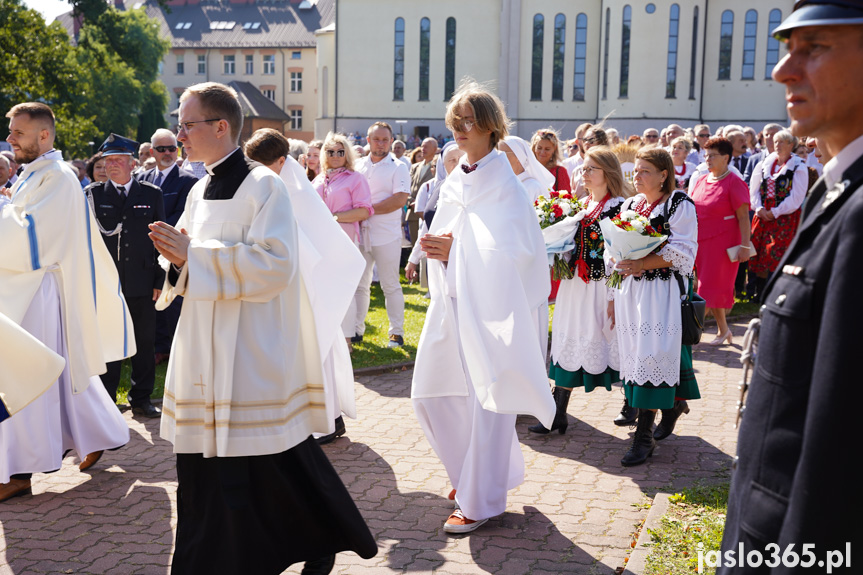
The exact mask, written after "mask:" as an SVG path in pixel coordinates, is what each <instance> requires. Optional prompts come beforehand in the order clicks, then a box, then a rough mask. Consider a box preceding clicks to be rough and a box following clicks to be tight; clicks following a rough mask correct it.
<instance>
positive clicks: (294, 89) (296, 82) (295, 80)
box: [291, 72, 303, 94]
mask: <svg viewBox="0 0 863 575" xmlns="http://www.w3.org/2000/svg"><path fill="white" fill-rule="evenodd" d="M302 91H303V73H302V72H291V93H292V94H300V93H302Z"/></svg>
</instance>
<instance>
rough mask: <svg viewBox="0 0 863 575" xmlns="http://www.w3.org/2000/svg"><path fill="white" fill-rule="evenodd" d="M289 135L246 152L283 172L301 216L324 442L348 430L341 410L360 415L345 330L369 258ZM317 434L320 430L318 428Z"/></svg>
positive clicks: (262, 136) (267, 133)
mask: <svg viewBox="0 0 863 575" xmlns="http://www.w3.org/2000/svg"><path fill="white" fill-rule="evenodd" d="M289 146H290V145H289V143H288V139H287V138H285V136H283V135H282V134H281V132H278V131H276V130H273V129H272V128H261V129H260V130H258V131H256V132H255V133H254V134H252V137H251V138H249V140H248V141H247V142H246V144H245V146H244V149H245V152H246V156H248V157H249V158H250V159H252V160H255V161H257V162H260V163H262V164H263V165H265V166H266V167H268V168H270V169H271V170H272V171H274V172H275V173H277V174H279V176H280V177H281V178H282V181H283V182H284V183H285V185H286V186H287V188H288V193H289V195H290V197H291V207H292V209H293V210H294V214H295V216H296V218H295V220H296V222H295V223H296V226H297V239H298V250H299V274H300V277H301V278H302V280H303V285H304V286H305V290H306V293H307V294H308V297H309V304H310V305H311V309H312V315H313V316H314V330H315V337H316V339H317V346H318V352H319V354H320V361H321V365H322V366H323V369H322V375H323V382H324V396H325V398H326V404H327V424H328V425H329V429H328V432H327V433H326V434H322V435H320V437H317V440H318V444H320V445H323V444H325V443H329V442H330V441H332V440H334V439H335V438H336V437H338V436H341V435H343V434H344V433H345V424H344V420H343V418H342V413H344V414H345V415H347V416H348V417H350V418H351V419H356V417H357V413H356V400H355V397H354V370H353V366H352V364H351V356H350V353H349V352H348V346H347V344H346V343H345V336H344V332H343V331H342V325H341V324H342V320H343V319H344V317H345V314H346V313H347V311H348V307H349V306H350V304H351V301H352V300H353V298H354V294H355V293H356V284H358V283H359V281H360V277H361V276H362V274H363V270H365V267H366V262H365V259H363V256H362V254H360V251H359V250H358V249H357V247H356V245H354V243H353V242H352V241H351V239H350V238H349V237H348V236H347V234H345V233H339V232H341V231H342V230H341V227H340V226H339V224H338V223H337V222H336V221H335V220H334V219H333V215H332V214H331V213H330V210H329V209H327V205H326V204H325V203H324V202H323V201H322V200H321V196H319V195H318V193H317V192H316V191H315V188H313V187H312V184H311V183H310V182H309V179H308V177H307V176H306V172H305V170H304V169H303V168H302V167H300V165H299V164H298V163H297V161H296V160H294V158H292V157H291V156H290V155H289V151H290V147H289ZM316 435H317V434H316Z"/></svg>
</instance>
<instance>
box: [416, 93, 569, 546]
mask: <svg viewBox="0 0 863 575" xmlns="http://www.w3.org/2000/svg"><path fill="white" fill-rule="evenodd" d="M446 121H447V126H448V127H449V128H450V129H451V130H452V132H453V136H454V138H455V141H456V143H457V145H458V146H459V148H460V149H462V150H463V151H464V152H465V154H466V156H465V158H463V159H462V163H461V165H460V166H459V167H457V168H456V169H455V170H454V171H453V173H452V174H451V175H450V176H449V177H448V178H447V180H446V181H445V182H444V184H443V186H442V188H441V192H440V200H439V202H438V206H437V212H436V214H435V218H434V221H433V222H432V226H431V229H430V230H429V233H428V234H427V235H426V236H425V237H424V238H423V240H422V247H423V251H425V252H426V254H427V256H428V258H429V288H430V292H431V294H432V301H431V305H430V306H429V309H428V313H427V314H426V320H425V325H424V326H423V332H422V336H421V337H420V343H419V347H418V349H417V359H416V366H415V368H414V377H413V386H412V390H411V398H412V399H413V403H414V410H415V411H416V414H417V417H418V418H419V421H420V425H421V426H422V428H423V431H424V432H425V434H426V438H427V439H428V441H429V443H431V445H432V447H433V448H434V450H435V452H436V453H437V455H438V457H440V459H441V461H442V463H443V464H444V467H445V468H446V471H447V474H448V476H449V478H450V481H451V482H452V485H453V487H454V490H453V493H452V494H451V496H452V497H451V498H454V499H455V502H456V507H457V509H456V511H455V512H454V513H452V514H451V515H450V516H449V518H448V519H447V520H446V523H444V530H445V531H446V532H448V533H467V532H470V531H473V530H475V529H476V528H478V527H479V526H481V525H483V524H484V523H485V522H486V521H488V519H489V518H491V517H494V516H497V515H500V514H501V513H503V512H504V511H505V510H506V496H507V491H508V490H510V489H512V488H514V487H516V486H517V485H519V484H520V483H521V482H522V481H523V480H524V458H523V456H522V453H521V449H520V447H519V444H518V440H517V437H516V433H515V420H516V415H517V414H519V413H527V414H531V415H534V416H535V417H537V418H538V419H539V420H540V421H542V422H545V423H550V422H551V421H552V419H553V418H554V411H555V406H554V402H553V401H552V398H551V395H549V393H548V378H547V376H546V374H545V362H544V361H543V356H544V354H543V350H542V349H541V347H540V341H539V337H538V333H537V330H536V325H535V323H536V321H535V311H536V309H537V308H538V307H539V306H540V304H541V303H542V302H543V301H544V300H545V299H547V298H548V293H549V291H550V283H549V274H548V264H547V258H546V256H545V244H544V242H543V239H542V233H541V232H540V229H539V226H538V225H537V221H536V214H535V213H534V210H533V208H532V207H531V205H530V203H529V202H528V201H526V199H525V195H526V191H525V190H524V187H523V186H522V184H521V183H520V182H519V180H518V178H517V177H516V176H515V175H514V174H513V171H512V169H511V167H510V165H509V162H508V161H507V160H506V157H505V155H504V154H502V153H501V152H498V151H497V150H496V149H495V146H496V144H497V143H498V141H500V140H501V139H502V138H503V137H505V136H506V135H507V131H508V120H507V118H506V114H505V112H504V110H503V104H501V102H500V100H499V99H498V98H497V97H496V96H494V95H493V94H491V93H489V92H487V91H485V90H483V89H482V88H481V87H480V86H478V85H477V84H475V83H467V84H464V85H463V86H462V87H461V88H460V89H459V91H458V92H457V93H456V94H455V95H454V96H453V98H452V100H451V101H450V104H449V107H448V109H447V116H446Z"/></svg>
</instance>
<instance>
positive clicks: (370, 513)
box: [0, 322, 745, 575]
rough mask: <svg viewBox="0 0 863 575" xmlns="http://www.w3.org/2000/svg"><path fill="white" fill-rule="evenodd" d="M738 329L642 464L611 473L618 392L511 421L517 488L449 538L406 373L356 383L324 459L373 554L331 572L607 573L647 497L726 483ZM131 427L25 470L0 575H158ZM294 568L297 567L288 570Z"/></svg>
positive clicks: (710, 356)
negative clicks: (546, 430) (44, 466)
mask: <svg viewBox="0 0 863 575" xmlns="http://www.w3.org/2000/svg"><path fill="white" fill-rule="evenodd" d="M744 329H745V324H744V323H743V322H739V323H737V324H734V325H733V331H734V335H735V338H736V339H735V345H734V346H733V347H729V346H724V347H721V348H718V349H716V348H712V347H710V346H707V345H700V346H697V347H696V348H695V370H696V373H697V377H698V382H699V386H700V388H701V393H702V399H701V400H700V401H694V402H691V408H692V411H691V413H690V414H689V415H686V416H683V417H682V418H681V419H680V421H679V423H678V426H677V430H676V432H675V434H674V435H672V436H671V437H669V438H668V439H666V440H664V441H662V442H661V443H660V445H659V447H657V449H656V451H655V453H654V455H653V457H652V458H651V459H650V460H649V462H648V463H647V464H646V465H642V466H640V467H635V468H629V469H627V468H624V467H621V465H620V463H619V461H620V458H621V456H622V455H623V453H624V452H625V451H626V449H627V448H628V445H629V441H630V438H631V434H632V430H630V429H629V428H626V427H624V428H618V427H615V426H614V425H613V424H612V423H611V420H612V419H613V418H614V416H615V415H616V414H617V412H618V410H619V409H620V406H621V404H622V394H621V392H620V390H619V389H618V388H615V389H614V390H613V391H612V392H611V393H609V392H606V391H605V390H602V389H599V390H595V391H593V392H592V393H590V394H585V393H584V392H583V391H581V390H575V391H574V392H573V395H572V400H571V402H570V405H569V410H568V411H569V421H570V424H569V429H568V430H567V432H566V434H565V435H559V434H557V433H554V434H551V435H546V436H537V435H534V434H530V433H529V432H528V431H527V426H528V425H530V424H532V423H534V421H533V419H532V418H530V417H519V418H518V423H517V429H518V436H519V439H520V441H521V444H522V452H523V453H524V458H525V463H526V480H525V482H524V484H522V485H521V486H520V487H518V488H516V489H514V490H513V491H511V492H510V495H509V499H508V505H507V511H506V513H504V514H503V515H502V516H500V517H497V518H494V519H492V520H491V521H489V522H488V523H487V524H486V525H485V526H483V527H482V528H481V529H480V530H478V531H477V532H475V533H473V534H470V535H464V536H458V537H452V536H447V535H446V534H445V533H444V532H443V527H442V526H443V522H444V521H445V520H446V518H447V516H448V515H449V513H450V512H451V511H452V504H451V503H450V502H449V501H448V500H447V499H446V496H447V494H448V493H449V491H450V484H449V481H448V479H447V476H446V473H445V471H444V469H443V467H442V466H441V464H440V462H439V461H438V459H437V457H436V456H435V454H434V452H433V451H432V449H431V447H430V446H429V444H428V442H426V440H425V438H424V436H423V433H422V431H421V430H420V427H419V424H418V423H417V420H416V418H415V417H414V414H413V410H412V407H411V403H410V399H409V396H410V379H411V374H412V372H411V371H410V370H407V371H403V372H400V373H392V374H384V375H377V376H369V377H362V378H360V379H359V381H358V383H357V385H356V392H357V406H358V411H359V415H360V419H358V420H356V421H354V420H347V428H348V433H347V435H346V436H345V437H343V438H340V439H338V440H337V441H335V442H333V443H332V444H330V445H328V446H326V447H325V450H326V452H327V455H328V456H329V457H330V459H331V460H332V462H333V464H334V466H335V467H336V469H337V470H338V471H339V473H340V475H341V477H342V480H343V481H344V482H345V484H346V485H347V486H348V488H349V490H350V491H351V494H352V495H353V497H354V499H355V500H356V502H357V506H358V507H359V509H360V511H361V512H362V513H363V515H364V516H365V518H366V520H367V522H368V524H369V527H370V528H371V530H372V532H373V533H374V534H375V537H376V539H377V541H378V545H379V553H378V555H377V557H375V558H374V559H372V560H369V561H363V560H361V559H360V558H359V557H358V556H356V555H354V554H353V553H350V554H348V553H342V554H340V555H339V556H338V559H337V562H336V568H335V570H334V571H333V573H338V574H342V575H344V574H351V575H364V574H378V573H381V574H384V573H432V572H433V573H440V574H457V575H465V574H474V573H476V574H481V573H494V574H502V575H525V574H531V575H541V574H543V575H544V574H550V573H578V574H580V573H586V574H610V573H613V572H614V570H615V569H616V568H617V567H619V566H621V565H622V564H623V562H624V559H625V557H626V555H627V553H628V551H629V548H630V542H631V536H632V534H633V532H634V530H635V528H636V526H637V524H638V523H640V522H641V521H642V520H643V519H644V518H645V517H646V515H647V509H646V508H645V507H644V504H645V503H647V502H649V501H650V499H649V497H652V495H653V494H654V493H656V492H657V491H674V490H679V489H680V488H681V487H684V486H687V485H690V484H691V483H692V482H694V481H696V480H703V481H718V480H722V479H727V478H728V476H729V473H730V471H729V470H730V464H731V457H732V456H733V454H734V451H735V447H736V439H737V433H736V431H735V430H734V429H733V424H734V418H735V405H736V402H737V398H738V390H737V382H738V381H739V379H740V377H741V370H740V365H739V361H738V359H739V353H740V346H739V342H741V341H742V335H743V331H744ZM712 337H713V336H712V334H711V335H710V336H707V335H705V339H706V340H709V339H712ZM126 419H127V421H128V422H129V425H130V427H131V429H132V434H131V435H132V440H131V442H130V443H129V444H128V445H127V446H126V447H124V448H122V449H120V450H118V451H114V452H107V453H106V454H105V456H104V457H103V458H102V460H101V461H100V462H99V463H98V464H96V466H95V467H93V468H91V469H90V470H88V472H85V473H81V472H79V471H78V468H77V463H78V460H77V458H76V457H75V456H74V455H71V456H69V457H67V458H66V460H65V461H64V465H63V468H62V469H61V470H60V471H58V472H56V473H52V474H47V475H46V474H38V475H34V478H33V496H32V497H30V496H24V497H18V498H14V499H12V500H9V501H7V502H4V503H2V504H0V574H2V575H7V574H13V573H14V574H15V575H23V574H30V573H34V574H35V573H46V574H48V573H50V574H58V573H87V574H99V575H114V574H130V575H131V574H152V575H162V574H166V573H168V571H169V569H168V565H169V564H170V557H171V551H172V545H173V529H174V528H175V526H176V501H175V497H176V493H177V483H176V471H175V468H174V457H173V455H172V453H171V447H170V445H169V444H168V443H167V442H165V441H163V440H162V439H160V438H159V435H158V422H157V421H143V420H141V421H138V420H134V419H132V418H131V416H130V413H129V412H127V413H126ZM300 570H301V566H300V565H295V566H293V567H291V568H290V569H289V570H288V571H286V573H292V574H296V573H299V572H300ZM250 575H254V574H250Z"/></svg>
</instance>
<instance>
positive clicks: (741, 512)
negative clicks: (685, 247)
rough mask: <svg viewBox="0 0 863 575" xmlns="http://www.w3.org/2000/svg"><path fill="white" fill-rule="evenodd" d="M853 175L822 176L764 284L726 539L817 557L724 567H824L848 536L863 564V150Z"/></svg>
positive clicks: (728, 546) (729, 546)
mask: <svg viewBox="0 0 863 575" xmlns="http://www.w3.org/2000/svg"><path fill="white" fill-rule="evenodd" d="M843 180H844V183H845V184H846V186H845V189H844V191H840V190H839V188H834V189H831V190H827V189H826V185H825V183H824V178H821V179H820V180H819V181H818V182H817V183H816V184H815V186H814V187H813V189H812V191H811V193H810V196H809V197H808V198H807V200H806V202H805V203H804V206H803V215H802V218H801V224H800V227H799V229H798V232H797V235H796V237H795V238H794V240H793V242H792V244H791V245H790V246H789V248H788V251H787V252H786V254H785V257H784V259H783V260H782V262H781V263H780V264H779V267H778V268H777V270H776V273H775V274H774V276H773V278H772V279H771V282H770V283H769V284H768V286H767V288H766V290H765V292H764V293H765V294H766V296H765V297H764V307H763V308H762V324H761V332H760V340H759V349H758V355H757V361H756V365H755V370H754V373H753V377H752V382H751V388H750V390H749V394H748V398H747V402H746V411H745V413H744V415H743V419H742V423H741V427H740V436H739V440H738V446H737V450H738V454H739V460H738V462H737V468H736V471H735V472H734V476H733V479H732V484H731V492H730V495H729V500H728V517H727V521H726V525H725V533H724V538H723V541H722V549H723V555H724V554H725V552H726V551H735V552H737V551H738V550H739V546H740V544H741V543H742V544H743V546H744V551H745V552H746V553H749V552H750V551H751V550H754V549H761V550H763V549H764V548H765V546H766V545H767V544H770V543H775V544H777V545H778V546H779V551H778V554H777V555H778V556H779V557H781V556H782V554H783V553H784V552H785V551H786V549H787V547H788V545H789V544H791V543H794V544H795V546H794V548H793V551H794V552H796V553H802V552H803V551H804V549H803V545H804V544H811V545H812V546H813V547H809V548H808V549H809V550H810V551H811V552H813V553H814V555H815V558H816V562H815V564H814V566H813V568H811V569H803V570H802V571H801V569H800V566H797V567H796V568H792V567H790V566H787V565H786V566H783V565H782V562H781V561H780V562H779V565H777V566H776V567H773V568H770V567H767V566H765V565H762V566H761V567H760V568H755V567H748V568H745V569H744V568H739V567H737V568H732V567H721V568H720V569H718V570H717V573H720V574H730V573H734V574H738V573H792V572H793V573H799V572H807V573H808V572H810V571H811V572H812V573H824V572H826V566H824V565H825V564H822V567H820V568H819V566H818V561H821V560H825V558H826V554H827V552H829V551H837V550H838V551H841V552H842V553H843V554H844V553H845V551H846V542H850V543H851V549H852V550H855V551H856V554H855V556H854V557H853V558H852V559H853V561H854V563H853V564H854V565H857V564H858V563H859V559H860V550H861V549H863V522H861V521H860V517H859V513H860V510H861V509H863V495H861V494H863V487H861V479H860V473H859V470H860V467H858V465H860V451H859V450H860V445H861V442H860V435H858V434H859V433H861V418H860V417H859V413H860V408H861V405H863V403H861V397H863V393H861V385H863V378H861V377H860V374H859V373H857V369H859V367H860V365H861V363H860V357H861V354H863V345H861V344H863V329H862V328H863V321H861V320H863V301H861V296H863V157H861V158H858V159H857V160H856V161H855V162H854V163H853V164H852V165H851V166H850V167H849V168H848V169H847V170H846V171H845V173H844V174H843ZM773 550H774V548H771V549H769V550H767V552H766V553H765V554H764V557H765V560H766V559H768V558H769V557H771V553H772V551H773ZM801 557H803V556H802V555H801ZM735 559H739V558H738V557H736V556H735ZM810 559H811V558H809V557H805V558H803V560H804V561H805V562H807V563H808V562H809V560H810ZM722 560H723V562H725V557H724V556H723V558H722ZM772 562H773V561H772V560H771V564H772ZM843 566H844V561H843ZM860 569H861V567H860V566H859V565H858V566H857V572H860ZM833 572H834V573H840V572H842V573H848V572H851V570H850V569H836V568H834V569H833Z"/></svg>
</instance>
